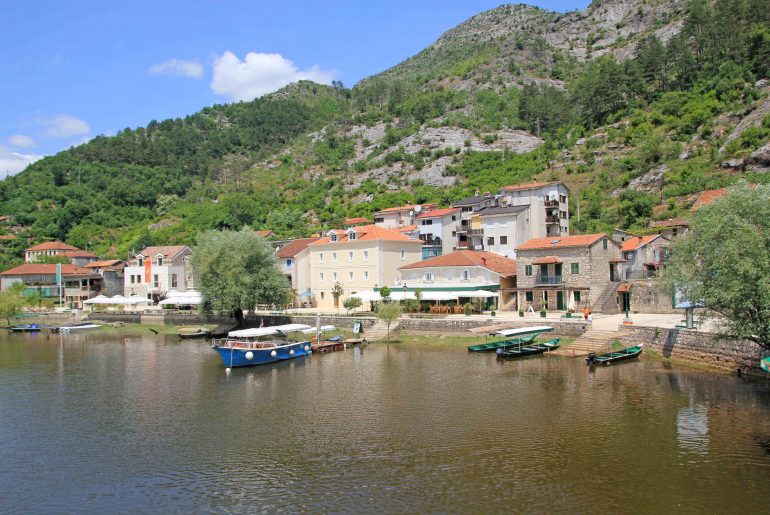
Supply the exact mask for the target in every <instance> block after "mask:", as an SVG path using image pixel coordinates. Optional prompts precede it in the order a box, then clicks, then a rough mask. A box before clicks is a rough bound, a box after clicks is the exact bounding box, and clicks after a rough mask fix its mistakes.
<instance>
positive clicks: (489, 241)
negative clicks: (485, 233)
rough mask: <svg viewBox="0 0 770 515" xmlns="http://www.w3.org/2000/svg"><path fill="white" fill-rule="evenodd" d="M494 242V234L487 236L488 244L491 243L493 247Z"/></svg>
mask: <svg viewBox="0 0 770 515" xmlns="http://www.w3.org/2000/svg"><path fill="white" fill-rule="evenodd" d="M494 244H495V237H494V236H490V237H489V238H487V245H489V246H490V247H491V246H492V245H494Z"/></svg>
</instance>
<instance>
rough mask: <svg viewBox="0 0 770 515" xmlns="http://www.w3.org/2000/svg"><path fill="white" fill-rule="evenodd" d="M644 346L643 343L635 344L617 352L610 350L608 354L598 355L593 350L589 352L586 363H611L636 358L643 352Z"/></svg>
mask: <svg viewBox="0 0 770 515" xmlns="http://www.w3.org/2000/svg"><path fill="white" fill-rule="evenodd" d="M642 347H644V344H643V343H642V344H641V345H634V346H632V347H627V348H625V349H623V350H619V351H617V352H608V353H607V354H598V355H597V354H594V353H593V352H591V353H590V354H588V357H587V358H586V363H587V364H589V365H611V364H612V363H615V362H618V361H625V360H627V359H634V358H635V357H637V356H639V354H641V353H642Z"/></svg>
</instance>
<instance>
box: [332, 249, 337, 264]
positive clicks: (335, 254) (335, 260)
mask: <svg viewBox="0 0 770 515" xmlns="http://www.w3.org/2000/svg"><path fill="white" fill-rule="evenodd" d="M332 261H334V262H335V263H336V262H337V253H336V252H332Z"/></svg>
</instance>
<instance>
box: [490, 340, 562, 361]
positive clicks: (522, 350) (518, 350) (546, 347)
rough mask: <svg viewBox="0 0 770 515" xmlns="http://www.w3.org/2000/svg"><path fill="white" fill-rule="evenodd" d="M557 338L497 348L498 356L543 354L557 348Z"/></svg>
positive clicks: (511, 356)
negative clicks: (531, 343)
mask: <svg viewBox="0 0 770 515" xmlns="http://www.w3.org/2000/svg"><path fill="white" fill-rule="evenodd" d="M559 341H560V340H559V338H554V339H553V340H549V341H547V342H544V343H535V344H533V345H525V346H517V347H511V348H508V349H497V357H498V358H508V359H511V358H523V357H525V356H534V355H535V354H543V353H544V352H550V351H552V350H556V349H558V348H559Z"/></svg>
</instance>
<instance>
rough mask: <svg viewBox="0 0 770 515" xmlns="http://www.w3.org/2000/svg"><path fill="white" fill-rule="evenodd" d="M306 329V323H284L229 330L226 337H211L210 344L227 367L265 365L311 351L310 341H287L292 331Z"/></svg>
mask: <svg viewBox="0 0 770 515" xmlns="http://www.w3.org/2000/svg"><path fill="white" fill-rule="evenodd" d="M307 329H310V326H309V325H305V324H286V325H277V326H273V327H258V328H255V329H243V330H239V331H230V332H229V333H228V334H227V338H224V339H214V340H212V342H211V346H212V347H213V348H214V350H215V351H217V353H218V354H219V357H221V358H222V362H223V363H224V364H225V366H226V367H228V368H232V367H245V366H251V365H264V364H266V363H274V362H276V361H283V360H287V359H294V358H299V357H301V356H307V355H309V354H311V353H312V352H313V349H312V348H311V343H310V341H309V340H305V339H302V340H300V341H290V340H289V336H290V335H291V334H292V333H300V334H301V332H302V331H305V330H307Z"/></svg>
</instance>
